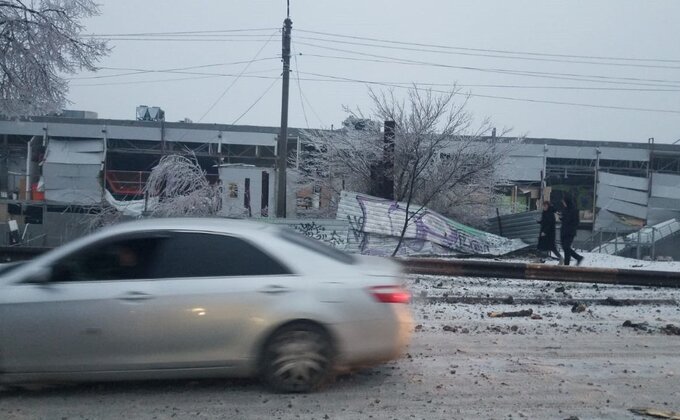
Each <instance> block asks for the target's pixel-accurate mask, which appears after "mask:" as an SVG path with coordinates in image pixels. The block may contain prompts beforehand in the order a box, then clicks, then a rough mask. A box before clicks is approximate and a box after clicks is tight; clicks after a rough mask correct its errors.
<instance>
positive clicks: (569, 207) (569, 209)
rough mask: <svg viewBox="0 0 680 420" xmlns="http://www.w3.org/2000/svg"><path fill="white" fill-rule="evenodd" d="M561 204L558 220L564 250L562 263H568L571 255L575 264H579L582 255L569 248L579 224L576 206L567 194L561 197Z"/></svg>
mask: <svg viewBox="0 0 680 420" xmlns="http://www.w3.org/2000/svg"><path fill="white" fill-rule="evenodd" d="M562 206H563V209H562V212H561V213H560V220H561V221H562V228H561V229H560V240H561V241H562V249H563V250H564V265H569V262H570V261H571V257H574V258H575V259H576V265H581V262H582V261H583V257H582V256H580V255H579V254H577V253H576V251H574V250H573V249H572V248H571V244H572V243H573V242H574V237H575V236H576V229H578V224H579V217H578V208H577V207H576V204H574V201H573V200H572V198H571V196H569V195H565V196H564V197H562Z"/></svg>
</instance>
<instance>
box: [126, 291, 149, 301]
mask: <svg viewBox="0 0 680 420" xmlns="http://www.w3.org/2000/svg"><path fill="white" fill-rule="evenodd" d="M149 299H153V296H151V295H150V294H148V293H144V292H127V293H125V294H124V295H122V296H120V297H119V298H118V300H125V301H128V302H129V301H137V300H149Z"/></svg>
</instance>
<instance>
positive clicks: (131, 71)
mask: <svg viewBox="0 0 680 420" xmlns="http://www.w3.org/2000/svg"><path fill="white" fill-rule="evenodd" d="M278 59H279V57H267V58H260V59H257V60H250V61H233V62H230V63H214V64H202V65H198V66H190V67H177V68H169V69H139V68H127V67H99V68H98V69H99V70H121V71H126V73H117V74H105V75H97V76H84V77H71V78H69V79H68V80H86V79H108V78H111V77H122V76H130V75H135V74H146V73H166V72H175V71H182V70H194V69H204V68H209V67H221V66H231V65H237V64H247V63H250V62H251V61H252V62H258V61H267V60H278Z"/></svg>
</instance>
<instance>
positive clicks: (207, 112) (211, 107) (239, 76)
mask: <svg viewBox="0 0 680 420" xmlns="http://www.w3.org/2000/svg"><path fill="white" fill-rule="evenodd" d="M277 32H278V29H277V30H276V31H274V32H273V33H272V34H271V36H270V37H269V39H268V40H267V42H265V43H264V44H263V45H262V47H260V49H259V50H258V51H257V53H256V54H255V56H254V57H253V58H252V59H251V61H250V62H249V63H248V64H246V66H245V67H244V68H243V70H241V72H240V73H239V74H238V76H236V78H235V79H234V80H233V81H232V82H231V84H230V85H229V86H227V88H226V89H224V91H223V92H222V93H221V94H220V96H219V97H218V98H217V99H216V100H215V102H213V103H212V105H210V107H209V108H208V110H207V111H205V112H204V113H203V115H201V118H199V119H198V122H201V121H203V118H205V116H206V115H208V114H209V113H210V111H212V110H213V108H215V106H216V105H217V104H218V103H219V102H220V101H221V100H222V98H224V95H226V94H227V92H229V90H230V89H231V88H232V86H234V85H235V84H236V82H237V81H238V80H239V79H240V78H241V75H243V73H245V72H246V70H248V67H250V65H251V64H252V63H254V60H256V59H257V57H258V56H259V55H260V53H261V52H262V51H263V50H264V49H265V47H266V46H267V45H269V42H271V40H272V38H274V35H276V33H277Z"/></svg>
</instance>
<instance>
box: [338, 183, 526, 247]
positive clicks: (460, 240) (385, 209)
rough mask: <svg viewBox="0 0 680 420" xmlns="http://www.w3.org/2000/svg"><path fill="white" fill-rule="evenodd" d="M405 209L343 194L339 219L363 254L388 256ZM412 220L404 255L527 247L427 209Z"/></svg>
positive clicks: (351, 194)
mask: <svg viewBox="0 0 680 420" xmlns="http://www.w3.org/2000/svg"><path fill="white" fill-rule="evenodd" d="M405 208H406V205H405V203H398V202H395V201H391V200H385V199H381V198H377V197H372V196H369V195H364V194H358V193H352V192H347V191H343V192H342V194H341V198H340V203H339V204H338V212H337V218H338V219H339V220H347V221H348V222H349V226H350V235H349V238H350V240H352V239H353V238H354V239H355V241H356V242H358V248H359V250H360V251H361V252H362V253H368V254H377V255H389V254H390V253H391V251H393V250H394V249H395V248H394V247H395V246H396V243H397V241H398V239H399V236H400V234H401V230H402V227H403V225H404V222H405V219H406V217H407V216H406V211H405ZM415 208H417V207H415ZM415 208H414V209H415ZM410 217H412V219H411V220H410V221H409V224H408V228H407V229H406V233H405V235H404V238H406V240H407V242H406V244H405V246H404V247H403V253H404V254H418V253H420V254H429V253H433V252H442V251H444V252H449V253H450V252H457V253H464V254H486V255H502V254H505V253H507V252H511V251H514V250H516V249H520V248H523V247H525V246H526V244H524V243H523V242H522V241H519V240H511V239H507V238H503V237H500V236H498V235H494V234H491V233H488V232H483V231H481V230H477V229H474V228H472V227H470V226H466V225H463V224H461V223H458V222H456V221H454V220H451V219H448V218H446V217H444V216H442V215H440V214H438V213H436V212H433V211H431V210H429V209H427V208H425V209H422V210H421V211H420V212H419V213H418V214H417V215H415V216H410Z"/></svg>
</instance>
